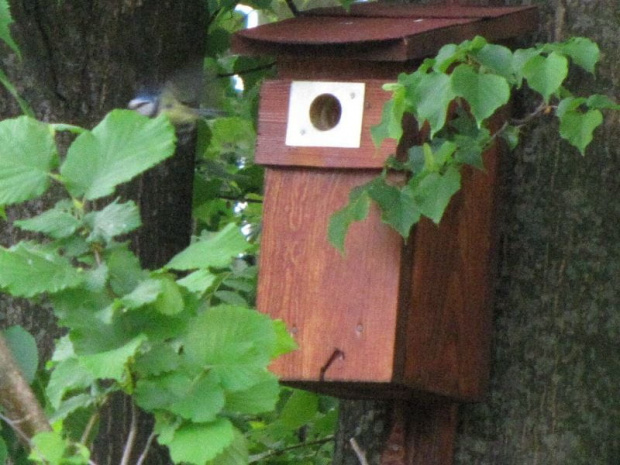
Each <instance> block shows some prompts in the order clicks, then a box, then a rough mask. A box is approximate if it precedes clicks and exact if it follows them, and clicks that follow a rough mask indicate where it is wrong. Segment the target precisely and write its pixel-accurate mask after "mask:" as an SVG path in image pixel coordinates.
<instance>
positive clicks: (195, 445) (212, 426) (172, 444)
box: [158, 418, 235, 465]
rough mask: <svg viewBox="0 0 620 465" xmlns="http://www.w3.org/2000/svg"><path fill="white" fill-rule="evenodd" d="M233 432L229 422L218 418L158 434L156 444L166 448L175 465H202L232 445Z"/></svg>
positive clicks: (184, 425)
mask: <svg viewBox="0 0 620 465" xmlns="http://www.w3.org/2000/svg"><path fill="white" fill-rule="evenodd" d="M234 431H235V428H234V427H233V425H232V423H231V422H230V421H229V420H227V419H225V418H218V419H217V420H215V421H213V422H210V423H185V424H183V425H181V426H180V427H178V428H177V429H175V430H174V432H173V433H172V434H167V435H162V434H160V436H159V438H158V442H160V443H161V444H163V445H165V446H168V448H169V449H170V456H171V457H172V460H174V461H175V463H186V462H187V463H191V464H196V465H203V464H204V463H206V462H208V461H209V460H213V459H215V458H216V457H217V456H218V455H219V454H221V453H222V452H224V450H225V449H226V448H227V447H229V446H230V445H231V444H232V443H233V440H234V438H235V435H234Z"/></svg>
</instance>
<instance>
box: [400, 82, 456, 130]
mask: <svg viewBox="0 0 620 465" xmlns="http://www.w3.org/2000/svg"><path fill="white" fill-rule="evenodd" d="M410 92H411V96H410V98H411V102H412V104H413V106H414V108H415V115H416V117H417V118H418V124H419V125H420V126H421V125H422V124H423V123H424V122H425V121H426V122H428V124H429V126H430V128H431V134H430V135H431V137H433V136H434V135H435V134H436V133H437V132H438V131H439V130H441V128H443V127H444V125H445V123H446V117H447V114H448V106H449V105H450V102H452V100H453V99H454V97H455V96H456V95H455V94H454V91H453V87H452V85H451V77H450V76H448V75H446V74H443V73H429V74H425V75H424V76H423V77H422V79H420V82H419V84H418V85H417V86H415V87H413V88H412V89H411V90H410Z"/></svg>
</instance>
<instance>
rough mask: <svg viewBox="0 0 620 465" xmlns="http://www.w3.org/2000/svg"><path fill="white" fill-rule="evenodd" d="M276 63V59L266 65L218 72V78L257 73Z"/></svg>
mask: <svg viewBox="0 0 620 465" xmlns="http://www.w3.org/2000/svg"><path fill="white" fill-rule="evenodd" d="M275 65H276V63H275V61H274V62H273V63H267V64H266V65H260V66H255V67H254V68H248V69H243V70H239V71H235V72H233V73H217V77H218V78H226V77H233V76H243V75H245V74H250V73H257V72H258V71H265V70H266V69H270V68H273V67H274V66H275Z"/></svg>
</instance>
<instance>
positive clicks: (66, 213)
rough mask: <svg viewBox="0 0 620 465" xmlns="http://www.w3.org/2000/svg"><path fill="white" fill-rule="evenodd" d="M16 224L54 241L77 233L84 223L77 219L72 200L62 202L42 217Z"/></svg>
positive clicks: (45, 212) (38, 216) (19, 221)
mask: <svg viewBox="0 0 620 465" xmlns="http://www.w3.org/2000/svg"><path fill="white" fill-rule="evenodd" d="M14 224H15V225H16V226H18V227H20V228H21V229H24V230H26V231H35V232H40V233H43V234H47V235H48V236H50V237H53V238H54V239H62V238H65V237H69V236H71V235H72V234H73V233H74V232H75V231H77V229H78V228H79V227H80V226H81V225H82V222H81V221H80V220H79V219H78V218H77V217H76V213H75V211H74V208H73V203H72V202H71V201H70V200H61V201H60V202H58V203H56V205H55V206H54V207H53V208H51V209H49V210H47V211H44V212H43V213H41V214H40V215H37V216H35V217H33V218H29V219H27V220H17V221H15V222H14Z"/></svg>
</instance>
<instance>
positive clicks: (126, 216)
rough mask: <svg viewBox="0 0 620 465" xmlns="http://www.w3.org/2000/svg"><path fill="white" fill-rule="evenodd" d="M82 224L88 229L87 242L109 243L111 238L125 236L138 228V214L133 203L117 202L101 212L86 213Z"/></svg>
mask: <svg viewBox="0 0 620 465" xmlns="http://www.w3.org/2000/svg"><path fill="white" fill-rule="evenodd" d="M84 222H85V223H86V224H87V225H88V226H89V227H90V229H91V233H90V235H89V236H88V238H87V239H86V240H87V241H88V242H98V241H101V242H105V243H107V242H110V241H111V240H112V238H114V237H116V236H120V235H121V234H127V233H129V232H131V231H133V230H134V229H136V228H138V227H140V224H141V221H140V213H139V211H138V207H137V206H136V204H135V203H134V202H133V201H129V202H126V203H118V201H117V200H115V201H114V202H112V203H111V204H109V205H107V206H106V207H105V208H104V209H103V210H101V211H96V212H91V213H88V214H87V215H86V216H85V217H84Z"/></svg>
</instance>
